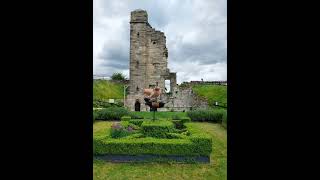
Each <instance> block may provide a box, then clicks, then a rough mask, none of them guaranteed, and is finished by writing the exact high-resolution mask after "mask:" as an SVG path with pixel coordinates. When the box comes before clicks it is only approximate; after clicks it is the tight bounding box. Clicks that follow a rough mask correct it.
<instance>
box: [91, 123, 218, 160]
mask: <svg viewBox="0 0 320 180" xmlns="http://www.w3.org/2000/svg"><path fill="white" fill-rule="evenodd" d="M185 125H186V127H187V128H188V132H189V131H190V136H185V135H182V134H175V133H167V134H168V135H170V137H172V138H173V139H159V138H154V137H144V135H143V134H141V133H137V134H133V135H129V136H127V137H124V138H120V139H114V138H110V137H108V136H104V137H103V136H95V137H94V138H93V152H94V155H145V154H149V155H180V156H210V153H211V152H212V139H211V137H210V136H208V135H206V134H204V133H203V132H202V131H201V129H198V128H196V127H195V126H194V125H193V124H192V123H186V124H185ZM177 138H181V139H177Z"/></svg>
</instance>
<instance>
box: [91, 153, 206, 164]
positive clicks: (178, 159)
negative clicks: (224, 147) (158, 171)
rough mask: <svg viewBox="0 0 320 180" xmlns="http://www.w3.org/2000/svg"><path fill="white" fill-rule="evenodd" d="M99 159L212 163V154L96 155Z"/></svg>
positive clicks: (110, 160)
mask: <svg viewBox="0 0 320 180" xmlns="http://www.w3.org/2000/svg"><path fill="white" fill-rule="evenodd" d="M95 158H96V159H98V160H104V161H108V162H117V163H127V162H143V163H145V162H175V163H210V156H173V155H169V156H163V155H136V156H130V155H100V156H95Z"/></svg>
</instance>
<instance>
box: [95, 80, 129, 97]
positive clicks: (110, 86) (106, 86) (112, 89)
mask: <svg viewBox="0 0 320 180" xmlns="http://www.w3.org/2000/svg"><path fill="white" fill-rule="evenodd" d="M122 98H123V84H120V83H113V82H110V81H107V80H94V81H93V99H99V100H107V99H122Z"/></svg>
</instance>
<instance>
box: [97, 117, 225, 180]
mask: <svg viewBox="0 0 320 180" xmlns="http://www.w3.org/2000/svg"><path fill="white" fill-rule="evenodd" d="M192 123H193V124H195V125H196V126H198V128H200V129H202V131H204V132H206V133H207V134H208V135H210V136H211V137H212V140H213V152H212V153H211V156H210V158H211V162H210V164H200V163H195V164H176V163H110V162H105V161H103V160H97V159H94V161H93V179H94V180H106V179H142V180H143V179H148V180H149V179H155V180H157V179H161V180H164V179H165V180H167V179H174V180H182V179H183V180H185V179H192V180H193V179H199V180H200V179H210V180H211V179H215V180H225V179H227V132H226V130H225V129H224V128H223V127H222V126H221V125H220V124H213V123H205V122H202V123H198V122H192ZM111 124H112V122H110V121H98V122H95V123H94V125H93V135H94V136H99V135H101V134H104V133H107V132H108V129H109V128H110V126H111Z"/></svg>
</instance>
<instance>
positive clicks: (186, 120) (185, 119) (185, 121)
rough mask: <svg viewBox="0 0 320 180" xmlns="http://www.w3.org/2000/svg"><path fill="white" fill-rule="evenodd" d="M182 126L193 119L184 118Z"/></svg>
mask: <svg viewBox="0 0 320 180" xmlns="http://www.w3.org/2000/svg"><path fill="white" fill-rule="evenodd" d="M180 120H181V122H182V124H184V123H187V122H191V119H190V118H189V117H182V118H181V119H180Z"/></svg>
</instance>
